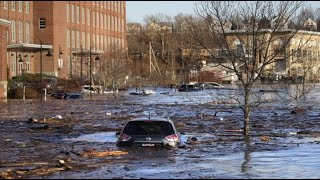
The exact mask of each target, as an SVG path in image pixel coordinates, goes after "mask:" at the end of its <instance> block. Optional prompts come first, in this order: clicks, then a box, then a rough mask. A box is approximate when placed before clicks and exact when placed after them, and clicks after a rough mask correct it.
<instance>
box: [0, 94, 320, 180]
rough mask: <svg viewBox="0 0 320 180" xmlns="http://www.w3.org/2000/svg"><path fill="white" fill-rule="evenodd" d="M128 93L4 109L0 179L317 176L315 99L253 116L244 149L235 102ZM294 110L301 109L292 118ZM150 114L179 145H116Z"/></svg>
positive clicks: (319, 140) (0, 107)
mask: <svg viewBox="0 0 320 180" xmlns="http://www.w3.org/2000/svg"><path fill="white" fill-rule="evenodd" d="M132 90H134V89H129V90H128V91H126V92H120V93H119V94H117V95H116V96H115V95H113V94H107V95H94V96H93V99H92V100H90V99H89V97H88V96H86V97H85V98H84V99H83V100H56V99H48V100H47V101H46V102H40V101H39V100H27V101H22V100H12V101H9V102H8V103H1V104H0V116H1V119H0V125H1V126H0V137H1V141H0V145H1V146H2V147H5V148H1V150H0V155H1V159H0V164H1V165H0V177H1V178H2V179H8V178H36V179H42V178H46V179H47V178H49V179H57V178H58V179H66V178H72V179H74V178H82V179H89V178H97V179H101V178H105V179H112V178H134V179H136V178H152V179H154V178H160V179H167V178H184V179H185V178H210V179H215V178H240V179H244V178H261V179H264V178H284V179H289V178H301V177H305V178H320V176H319V175H318V173H317V171H318V169H319V163H318V162H317V159H318V158H319V156H320V155H319V154H320V153H319V147H320V129H319V128H320V127H319V126H318V125H319V117H320V113H319V107H320V106H319V105H318V101H316V100H314V99H315V98H316V97H317V96H316V95H315V94H313V95H312V96H310V97H308V98H313V101H310V102H309V103H300V104H297V102H281V103H278V104H275V105H270V104H265V105H262V106H260V107H257V108H255V109H254V110H253V112H252V118H251V129H250V140H248V141H247V140H244V137H243V135H242V128H243V120H242V119H243V118H242V112H241V110H240V109H239V108H238V107H237V105H236V104H234V103H233V102H230V101H228V102H227V100H225V101H224V103H204V101H203V100H199V99H198V97H202V98H203V99H205V100H206V101H207V102H210V101H215V102H217V101H216V100H212V99H214V98H216V97H215V96H213V95H209V92H205V91H202V92H199V93H198V94H195V93H194V92H192V93H193V94H192V93H180V92H176V91H175V90H174V89H170V88H157V89H156V92H157V94H155V95H150V96H137V95H130V94H129V92H130V91H132ZM217 91H219V92H222V91H221V90H217ZM223 91H225V92H224V93H231V91H232V90H223ZM167 92H169V93H167ZM214 92H215V91H211V92H210V93H214ZM160 93H163V94H160ZM209 97H211V99H209ZM197 99H198V100H197ZM220 100H221V98H220ZM221 102H222V100H221ZM311 102H312V103H311ZM313 102H314V103H313ZM297 105H299V107H301V108H303V109H304V111H301V112H297V113H292V111H293V109H294V108H295V107H296V106H297ZM149 114H151V115H152V116H162V117H170V119H171V120H173V122H174V123H175V125H176V128H177V130H178V132H180V133H182V134H181V139H182V141H183V143H182V145H181V146H179V147H177V148H155V147H135V148H127V147H125V148H124V147H117V146H116V140H117V139H116V136H115V133H116V132H119V131H121V129H122V128H123V126H124V124H125V123H126V122H127V121H128V120H130V119H132V118H135V117H141V116H148V115H149ZM192 138H194V139H196V141H190V139H192Z"/></svg>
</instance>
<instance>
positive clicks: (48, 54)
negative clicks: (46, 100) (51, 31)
mask: <svg viewBox="0 0 320 180" xmlns="http://www.w3.org/2000/svg"><path fill="white" fill-rule="evenodd" d="M46 56H48V57H51V56H52V54H51V51H50V50H49V51H48V53H47V54H46ZM40 84H41V90H42V88H43V78H42V40H40ZM42 101H43V97H42V94H41V102H42Z"/></svg>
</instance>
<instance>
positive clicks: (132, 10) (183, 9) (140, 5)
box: [126, 1, 320, 24]
mask: <svg viewBox="0 0 320 180" xmlns="http://www.w3.org/2000/svg"><path fill="white" fill-rule="evenodd" d="M306 2H307V3H310V4H311V7H312V8H320V1H306ZM126 3H127V22H137V23H141V24H144V21H143V19H144V17H145V16H147V15H156V14H159V13H162V14H165V15H169V16H171V17H174V16H176V15H177V14H179V13H183V14H194V10H193V7H194V3H195V1H126Z"/></svg>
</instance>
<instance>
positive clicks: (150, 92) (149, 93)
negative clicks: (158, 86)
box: [142, 89, 156, 96]
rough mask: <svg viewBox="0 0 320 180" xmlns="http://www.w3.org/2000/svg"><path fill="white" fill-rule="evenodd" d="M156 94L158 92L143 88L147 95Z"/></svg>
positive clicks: (143, 92)
mask: <svg viewBox="0 0 320 180" xmlns="http://www.w3.org/2000/svg"><path fill="white" fill-rule="evenodd" d="M154 94H156V92H154V91H152V90H149V89H143V90H142V95H144V96H146V95H154Z"/></svg>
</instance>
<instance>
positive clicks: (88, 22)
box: [87, 8, 90, 25]
mask: <svg viewBox="0 0 320 180" xmlns="http://www.w3.org/2000/svg"><path fill="white" fill-rule="evenodd" d="M87 24H88V25H90V9H88V8H87Z"/></svg>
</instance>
